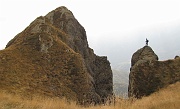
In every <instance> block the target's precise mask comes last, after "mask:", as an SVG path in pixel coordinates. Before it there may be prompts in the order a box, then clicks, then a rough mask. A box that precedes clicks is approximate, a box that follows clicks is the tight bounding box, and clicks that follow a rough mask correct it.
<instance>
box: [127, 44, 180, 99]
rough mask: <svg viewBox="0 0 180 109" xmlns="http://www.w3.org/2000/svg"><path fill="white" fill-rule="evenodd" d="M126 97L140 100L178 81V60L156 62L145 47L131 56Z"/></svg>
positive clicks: (156, 59)
mask: <svg viewBox="0 0 180 109" xmlns="http://www.w3.org/2000/svg"><path fill="white" fill-rule="evenodd" d="M131 62H132V66H131V72H130V74H129V87H128V96H129V97H135V98H141V97H143V96H148V95H150V94H151V93H153V92H156V91H157V90H159V89H160V88H163V87H165V86H167V85H169V84H172V83H175V82H177V81H180V58H177V59H172V60H167V61H158V57H157V55H156V54H155V53H154V51H153V50H152V49H151V48H150V47H149V46H145V47H143V48H141V49H140V50H138V51H137V52H135V53H134V54H133V56H132V61H131Z"/></svg>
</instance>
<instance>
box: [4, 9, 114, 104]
mask: <svg viewBox="0 0 180 109" xmlns="http://www.w3.org/2000/svg"><path fill="white" fill-rule="evenodd" d="M0 57H3V58H5V60H0V80H1V82H0V88H1V89H3V90H8V91H11V92H13V93H21V94H23V95H26V96H32V94H42V95H47V96H53V97H66V98H67V99H72V100H77V101H78V102H79V103H82V104H88V103H92V102H94V103H101V102H103V101H104V99H105V98H107V97H109V96H112V91H113V89H112V86H113V84H112V71H111V67H110V63H109V61H108V60H107V58H106V57H100V56H97V55H95V54H94V52H93V50H92V49H91V48H89V45H88V42H87V37H86V32H85V30H84V28H83V27H82V26H81V25H80V23H79V22H78V21H77V20H76V19H75V17H74V16H73V14H72V12H71V11H69V10H68V9H67V8H66V7H59V8H57V9H55V10H53V11H52V12H50V13H48V14H47V15H46V16H44V17H43V16H41V17H38V18H37V19H36V20H35V21H33V22H32V23H31V24H30V25H29V26H28V27H27V28H26V29H25V30H24V31H22V32H21V33H19V34H18V35H17V36H16V37H15V38H13V39H12V40H11V41H10V42H9V43H8V44H7V46H6V49H4V50H3V51H0ZM0 59H1V58H0Z"/></svg>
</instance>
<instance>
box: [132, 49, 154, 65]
mask: <svg viewBox="0 0 180 109" xmlns="http://www.w3.org/2000/svg"><path fill="white" fill-rule="evenodd" d="M151 60H158V56H157V55H156V54H155V53H154V51H153V50H152V48H151V47H150V46H144V47H143V48H141V49H139V50H137V51H136V52H135V53H134V54H133V56H132V59H131V66H134V64H136V63H137V62H138V61H139V62H140V61H141V62H143V61H151Z"/></svg>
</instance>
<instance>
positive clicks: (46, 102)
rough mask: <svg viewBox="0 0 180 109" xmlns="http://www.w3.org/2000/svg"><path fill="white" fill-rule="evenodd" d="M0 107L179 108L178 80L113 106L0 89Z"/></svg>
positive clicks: (11, 108)
mask: <svg viewBox="0 0 180 109" xmlns="http://www.w3.org/2000/svg"><path fill="white" fill-rule="evenodd" d="M0 107H1V109H179V107H180V82H178V83H176V84H173V85H170V86H168V87H167V88H165V89H162V90H160V91H159V92H157V93H154V94H152V95H151V96H149V97H144V98H142V99H140V100H131V99H116V104H115V106H114V105H105V106H102V105H101V106H91V107H80V106H78V105H76V103H75V102H71V103H68V102H67V101H66V100H65V99H58V98H47V97H39V96H38V97H37V96H36V97H34V98H33V99H31V100H27V99H23V98H22V97H19V96H17V95H13V94H8V93H5V92H2V91H1V93H0Z"/></svg>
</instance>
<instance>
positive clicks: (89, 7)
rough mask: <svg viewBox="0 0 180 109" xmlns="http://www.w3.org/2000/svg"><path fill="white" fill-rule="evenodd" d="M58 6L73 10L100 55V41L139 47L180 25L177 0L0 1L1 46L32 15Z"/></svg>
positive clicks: (26, 24) (103, 53) (25, 23)
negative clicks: (133, 44) (132, 44)
mask: <svg viewBox="0 0 180 109" xmlns="http://www.w3.org/2000/svg"><path fill="white" fill-rule="evenodd" d="M60 6H66V7H67V8H68V9H69V10H71V11H72V12H73V14H74V16H75V17H76V19H77V20H78V21H79V22H80V23H81V25H82V26H83V27H84V28H85V30H86V32H87V37H88V42H89V45H90V47H91V48H93V49H94V50H95V52H96V53H97V54H99V55H108V54H106V52H101V51H99V50H100V48H99V47H101V46H103V44H104V45H106V46H105V47H108V46H109V47H110V46H111V45H110V43H111V44H112V47H113V44H114V43H120V42H121V43H129V44H131V43H137V44H140V45H139V47H142V46H143V45H144V41H145V38H146V37H147V38H149V39H151V37H152V36H153V34H154V33H155V32H156V33H157V32H158V31H165V29H164V28H166V29H167V28H171V27H172V28H175V29H176V30H177V28H176V27H178V24H180V0H0V49H3V48H4V47H5V45H6V44H7V43H8V41H9V40H11V39H12V38H13V37H15V35H17V34H18V33H20V32H21V31H23V30H24V29H25V28H26V27H27V26H28V25H29V24H30V23H31V22H32V21H33V20H34V19H35V18H37V17H38V16H45V15H46V14H47V13H48V12H50V11H52V10H54V9H55V8H57V7H60ZM161 29H162V30H161ZM177 31H178V30H177ZM156 35H157V34H156ZM140 36H143V39H141V38H142V37H140ZM154 36H155V35H154ZM179 37H180V36H179ZM102 39H103V40H102ZM152 39H153V38H152ZM102 41H103V42H104V43H103V42H102ZM108 41H109V42H110V43H107V44H109V45H107V44H106V42H108ZM151 41H152V40H151ZM100 45H101V46H100ZM114 46H116V45H114ZM122 46H123V45H122ZM152 46H157V44H154V45H153V43H152ZM110 48H111V47H110ZM135 51H136V50H135ZM130 55H132V54H130Z"/></svg>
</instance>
